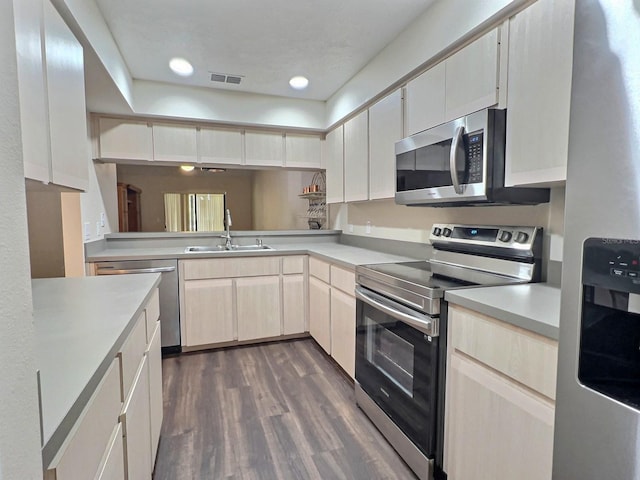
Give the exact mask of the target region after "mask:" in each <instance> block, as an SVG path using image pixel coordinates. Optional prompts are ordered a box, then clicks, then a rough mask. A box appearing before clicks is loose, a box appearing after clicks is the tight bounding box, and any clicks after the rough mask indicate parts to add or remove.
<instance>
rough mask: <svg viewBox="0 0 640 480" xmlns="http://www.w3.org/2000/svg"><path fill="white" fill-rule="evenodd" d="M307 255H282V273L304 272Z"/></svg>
mask: <svg viewBox="0 0 640 480" xmlns="http://www.w3.org/2000/svg"><path fill="white" fill-rule="evenodd" d="M305 258H306V256H304V255H297V256H291V257H282V273H283V274H285V275H289V274H292V273H304V259H305Z"/></svg>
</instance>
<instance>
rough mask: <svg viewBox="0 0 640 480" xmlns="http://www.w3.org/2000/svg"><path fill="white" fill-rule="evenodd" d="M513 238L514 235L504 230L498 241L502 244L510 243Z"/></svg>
mask: <svg viewBox="0 0 640 480" xmlns="http://www.w3.org/2000/svg"><path fill="white" fill-rule="evenodd" d="M512 237H513V234H512V233H511V232H508V231H506V230H503V231H502V233H500V237H499V238H498V240H500V241H501V242H510V241H511V238H512Z"/></svg>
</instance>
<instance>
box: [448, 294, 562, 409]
mask: <svg viewBox="0 0 640 480" xmlns="http://www.w3.org/2000/svg"><path fill="white" fill-rule="evenodd" d="M449 328H450V329H451V346H450V348H454V349H456V350H458V351H459V352H462V353H464V354H466V355H468V356H469V357H472V358H474V359H476V360H478V361H479V362H481V363H484V364H485V365H487V366H489V367H491V368H492V369H494V370H496V371H498V372H500V373H502V374H503V375H506V376H508V377H510V378H512V379H514V380H516V381H517V382H520V383H522V384H524V385H526V386H527V387H529V388H531V389H532V390H535V391H537V392H539V393H541V394H542V395H545V396H546V397H549V398H551V399H555V396H556V371H557V362H558V343H557V342H556V341H554V340H551V339H549V338H546V337H543V336H541V335H537V334H535V333H532V332H529V331H528V330H525V329H522V328H519V327H514V326H512V325H509V324H507V323H504V322H501V321H499V320H496V319H494V318H491V317H488V316H486V315H482V314H481V313H478V312H474V311H471V310H467V309H466V308H462V307H458V306H455V305H451V306H450V307H449Z"/></svg>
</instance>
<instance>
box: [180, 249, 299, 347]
mask: <svg viewBox="0 0 640 480" xmlns="http://www.w3.org/2000/svg"><path fill="white" fill-rule="evenodd" d="M306 265H307V262H306V256H304V255H298V256H290V257H289V256H287V257H277V256H273V255H269V256H264V257H238V258H228V257H227V258H217V259H211V258H204V259H193V260H182V261H180V272H181V275H180V317H181V319H182V322H181V328H182V346H183V347H184V348H185V349H186V350H187V351H188V350H198V349H203V348H210V347H212V346H217V345H221V344H229V343H230V342H250V341H254V340H260V339H272V338H274V337H279V336H282V335H294V334H303V333H304V332H305V331H306V329H307V328H306V325H307V310H306V303H305V297H306V295H305V293H306Z"/></svg>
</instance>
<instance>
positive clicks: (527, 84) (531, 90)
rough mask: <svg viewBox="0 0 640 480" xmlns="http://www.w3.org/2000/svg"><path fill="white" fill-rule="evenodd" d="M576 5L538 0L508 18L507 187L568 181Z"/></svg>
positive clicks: (550, 0) (555, 183)
mask: <svg viewBox="0 0 640 480" xmlns="http://www.w3.org/2000/svg"><path fill="white" fill-rule="evenodd" d="M574 9H575V4H574V2H555V1H553V0H539V1H537V2H535V3H534V4H533V5H531V6H530V7H528V8H527V9H525V10H523V11H522V12H520V13H518V14H517V15H516V16H515V17H513V18H512V19H511V20H510V25H509V80H508V91H509V95H508V99H507V106H508V115H507V148H506V159H505V183H506V184H507V185H508V186H512V185H546V186H550V185H557V184H562V183H563V182H564V181H565V180H566V177H567V155H568V147H569V142H568V138H569V109H570V101H571V68H572V63H573V17H574ZM532 139H535V141H532Z"/></svg>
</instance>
